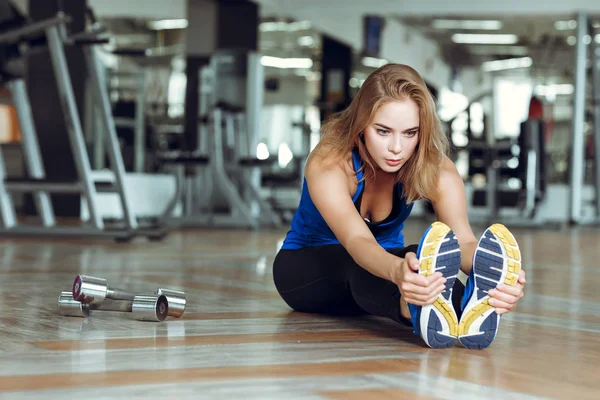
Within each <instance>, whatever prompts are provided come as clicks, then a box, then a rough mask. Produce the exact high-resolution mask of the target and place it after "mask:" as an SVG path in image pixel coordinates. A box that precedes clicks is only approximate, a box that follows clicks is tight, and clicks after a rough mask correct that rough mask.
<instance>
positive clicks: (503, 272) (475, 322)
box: [458, 224, 521, 349]
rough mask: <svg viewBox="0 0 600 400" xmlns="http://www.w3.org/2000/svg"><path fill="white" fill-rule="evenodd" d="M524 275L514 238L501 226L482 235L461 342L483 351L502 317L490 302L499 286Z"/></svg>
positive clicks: (494, 227)
mask: <svg viewBox="0 0 600 400" xmlns="http://www.w3.org/2000/svg"><path fill="white" fill-rule="evenodd" d="M520 272H521V252H520V250H519V246H518V244H517V241H516V240H515V238H514V236H513V235H512V233H510V231H509V230H508V229H507V228H506V227H505V226H504V225H502V224H494V225H492V226H490V227H489V228H488V229H486V231H485V232H484V233H483V235H482V236H481V238H480V239H479V243H478V244H477V249H476V250H475V254H474V256H473V276H474V277H475V287H474V291H473V294H472V295H471V298H470V299H469V302H468V303H467V305H466V306H465V309H464V310H463V314H462V317H461V320H460V323H459V326H458V340H459V341H460V343H461V344H462V345H463V346H465V347H466V348H469V349H484V348H486V347H488V346H489V345H490V344H491V343H492V342H493V341H494V339H495V337H496V334H497V332H498V324H499V321H500V315H498V314H496V312H495V310H494V307H492V306H491V305H490V304H489V302H488V300H489V298H490V296H489V295H488V294H487V293H488V291H489V290H491V289H494V288H496V287H497V286H498V285H499V284H500V283H503V284H505V285H510V286H515V285H516V284H517V280H518V278H519V273H520Z"/></svg>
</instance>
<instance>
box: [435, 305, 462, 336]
mask: <svg viewBox="0 0 600 400" xmlns="http://www.w3.org/2000/svg"><path fill="white" fill-rule="evenodd" d="M433 306H434V307H435V308H437V309H438V310H439V311H440V313H442V315H443V316H444V318H445V319H446V321H447V322H448V326H449V328H450V336H456V334H457V331H458V318H457V317H456V313H455V312H454V310H453V309H451V308H450V306H449V305H448V304H447V303H445V302H444V301H442V299H441V298H439V297H438V298H437V300H436V301H435V303H433Z"/></svg>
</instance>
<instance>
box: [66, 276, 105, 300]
mask: <svg viewBox="0 0 600 400" xmlns="http://www.w3.org/2000/svg"><path fill="white" fill-rule="evenodd" d="M107 287H108V283H107V281H106V279H102V278H96V277H93V276H84V275H77V277H76V278H75V280H74V281H73V299H75V301H79V302H81V303H86V304H101V303H102V302H103V301H104V299H105V298H106V291H107V289H106V288H107Z"/></svg>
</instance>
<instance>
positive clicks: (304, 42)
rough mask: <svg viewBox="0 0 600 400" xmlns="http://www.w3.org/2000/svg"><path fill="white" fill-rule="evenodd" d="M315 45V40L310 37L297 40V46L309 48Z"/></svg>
mask: <svg viewBox="0 0 600 400" xmlns="http://www.w3.org/2000/svg"><path fill="white" fill-rule="evenodd" d="M313 44H315V39H314V38H313V37H312V36H301V37H299V38H298V45H300V46H306V47H310V46H312V45H313Z"/></svg>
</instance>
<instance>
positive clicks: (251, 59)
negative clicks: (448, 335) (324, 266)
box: [0, 0, 600, 400]
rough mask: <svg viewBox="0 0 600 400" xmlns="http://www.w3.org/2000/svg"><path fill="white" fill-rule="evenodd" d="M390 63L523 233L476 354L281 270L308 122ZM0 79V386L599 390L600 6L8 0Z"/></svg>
mask: <svg viewBox="0 0 600 400" xmlns="http://www.w3.org/2000/svg"><path fill="white" fill-rule="evenodd" d="M387 63H403V64H408V65H410V66H411V67H413V68H414V69H416V70H417V71H418V72H419V73H420V74H421V75H422V77H423V79H424V80H425V81H426V83H427V86H428V88H429V90H430V92H431V93H432V95H433V97H434V99H435V101H436V107H437V113H438V115H439V118H440V120H441V122H442V124H443V128H444V131H445V133H446V134H447V135H448V138H449V139H450V143H451V158H452V160H453V161H454V162H455V164H456V167H457V169H458V171H459V173H460V175H461V177H462V178H463V181H464V184H465V188H466V201H467V204H468V214H469V220H470V222H471V225H472V227H473V230H474V232H475V233H476V234H477V235H480V234H481V233H482V232H483V231H484V229H485V228H486V226H488V225H489V224H491V223H496V222H498V223H502V224H504V225H506V226H507V227H508V228H510V229H511V231H512V232H513V234H514V235H515V237H516V239H517V240H518V242H519V247H520V251H521V257H522V268H523V270H524V271H526V273H527V285H526V288H525V296H524V297H523V299H522V300H521V301H520V302H519V304H518V306H517V308H516V309H515V310H514V311H512V312H510V313H508V314H506V315H503V316H502V318H501V321H502V322H501V326H500V328H499V330H498V336H497V338H496V340H495V342H494V344H493V345H492V346H490V347H489V348H487V349H485V350H481V351H471V350H466V349H464V348H460V347H458V346H456V347H453V348H449V349H445V350H434V349H430V348H428V347H427V346H425V345H423V343H422V342H421V341H420V340H419V338H418V337H415V336H414V335H413V332H412V329H410V328H408V327H406V326H401V325H399V324H397V323H395V322H393V321H389V320H384V319H382V318H378V317H374V316H370V317H361V318H355V317H334V316H325V315H316V314H308V313H301V312H296V311H293V310H292V309H290V307H289V306H288V305H286V303H285V302H284V301H283V300H282V299H281V297H280V296H279V294H278V293H277V291H276V288H275V286H274V283H273V275H272V265H273V260H274V257H275V255H276V254H277V251H278V249H279V248H280V247H281V245H282V241H283V239H284V238H285V235H286V232H287V231H288V229H289V226H290V222H291V220H292V218H293V216H294V212H295V210H296V208H297V207H298V202H299V199H300V195H301V192H302V186H303V181H304V166H305V162H306V159H307V157H308V155H309V154H310V152H311V151H312V150H313V149H314V148H315V146H316V145H317V144H318V143H319V141H320V138H321V137H320V128H321V126H322V123H323V121H324V120H325V119H326V118H327V117H329V116H330V115H332V114H334V113H335V112H337V111H340V110H343V109H344V108H345V107H346V106H347V105H348V104H349V103H350V101H351V100H352V98H353V96H354V95H355V94H356V93H357V91H358V90H359V88H360V87H361V85H362V84H363V82H364V81H365V79H366V78H367V76H369V74H370V73H371V72H373V71H375V70H376V69H377V68H379V67H381V66H383V65H385V64H387ZM0 79H1V81H2V85H1V88H0V93H1V94H0V97H1V99H2V101H1V102H0V115H1V116H0V222H1V224H0V225H1V226H0V235H1V236H2V239H0V249H1V250H0V260H1V263H0V321H1V322H0V393H1V397H2V398H5V399H29V398H36V399H38V398H44V399H46V398H48V399H53V398H61V399H65V398H88V399H93V398H145V399H148V398H161V399H163V398H177V399H182V398H195V399H196V398H219V399H223V398H227V399H229V398H240V397H244V398H248V399H250V398H251V399H340V400H341V399H344V400H348V399H392V398H393V399H398V398H408V399H415V398H427V399H429V398H440V399H450V398H469V399H470V398H473V399H475V398H486V399H489V398H501V399H534V398H535V399H537V398H569V399H572V398H577V399H585V398H590V399H591V398H598V394H599V393H600V382H599V380H598V371H599V370H598V358H596V357H599V356H600V352H599V351H600V350H599V349H600V294H599V293H600V292H599V291H598V288H596V284H598V285H599V286H600V274H599V270H597V269H595V268H598V265H597V262H598V260H599V259H600V246H599V245H598V243H599V239H600V231H599V230H598V222H600V202H599V201H598V199H600V163H598V162H597V160H598V158H597V155H598V154H600V3H598V2H597V1H594V0H576V1H570V2H558V1H548V2H546V3H545V4H544V5H542V3H538V2H533V1H513V0H509V1H503V2H493V4H491V3H481V4H479V3H475V2H472V1H468V0H457V1H454V2H443V1H440V0H433V1H427V2H405V1H400V2H399V1H387V0H375V1H371V2H365V1H358V0H329V1H326V2H322V1H317V0H304V1H302V2H299V1H298V2H296V1H284V0H281V1H278V0H254V1H251V0H230V1H227V0H220V1H219V0H170V1H162V0H127V1H117V0H0ZM435 218H436V217H435V214H434V213H433V211H432V208H431V206H430V204H428V203H426V202H423V201H417V202H416V203H415V205H414V208H413V210H412V213H411V215H410V217H409V219H408V220H407V221H406V228H405V236H406V241H407V242H408V243H418V242H419V238H420V237H421V235H422V233H423V231H424V230H425V229H426V228H427V226H428V225H429V224H430V223H431V222H433V221H435Z"/></svg>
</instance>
